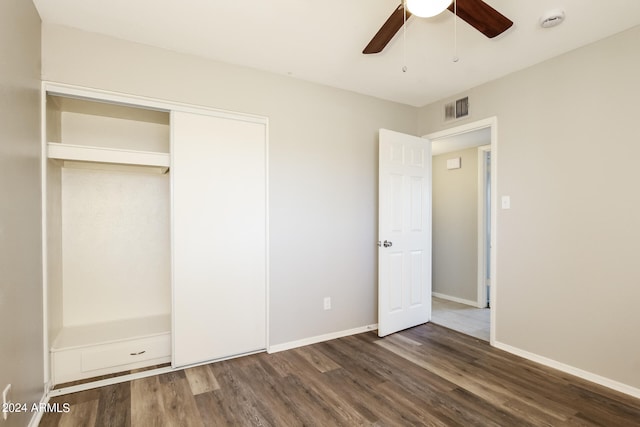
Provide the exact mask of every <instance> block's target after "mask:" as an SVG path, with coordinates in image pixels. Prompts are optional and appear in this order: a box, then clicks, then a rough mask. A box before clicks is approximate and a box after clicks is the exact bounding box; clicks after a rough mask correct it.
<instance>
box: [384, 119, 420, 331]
mask: <svg viewBox="0 0 640 427" xmlns="http://www.w3.org/2000/svg"><path fill="white" fill-rule="evenodd" d="M379 180H380V182H379V191H380V193H379V230H378V233H379V235H378V238H379V239H380V241H381V242H382V244H381V245H379V246H380V249H379V252H378V268H379V271H378V276H379V279H378V335H380V336H385V335H388V334H390V333H393V332H396V331H399V330H402V329H406V328H410V327H412V326H416V325H419V324H421V323H425V322H427V321H428V320H429V319H430V317H431V205H430V203H431V147H430V144H429V141H428V140H425V139H422V138H417V137H414V136H410V135H405V134H401V133H397V132H393V131H389V130H386V129H381V130H380V170H379Z"/></svg>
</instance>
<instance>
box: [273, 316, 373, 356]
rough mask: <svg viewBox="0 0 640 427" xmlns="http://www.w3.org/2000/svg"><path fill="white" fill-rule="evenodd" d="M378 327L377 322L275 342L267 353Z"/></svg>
mask: <svg viewBox="0 0 640 427" xmlns="http://www.w3.org/2000/svg"><path fill="white" fill-rule="evenodd" d="M377 329H378V324H377V323H376V324H373V325H367V326H361V327H358V328H353V329H347V330H345V331H338V332H331V333H329V334H324V335H317V336H315V337H309V338H304V339H301V340H297V341H289V342H286V343H282V344H275V345H271V346H269V348H268V349H267V353H277V352H279V351H285V350H291V349H293V348H297V347H304V346H305V345H311V344H316V343H319V342H323V341H329V340H333V339H336V338H342V337H346V336H349V335H355V334H361V333H363V332H370V331H375V330H377Z"/></svg>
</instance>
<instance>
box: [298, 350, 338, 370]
mask: <svg viewBox="0 0 640 427" xmlns="http://www.w3.org/2000/svg"><path fill="white" fill-rule="evenodd" d="M293 351H295V352H297V353H298V354H300V355H301V356H302V357H304V358H305V359H306V360H308V361H309V363H311V364H312V365H313V366H315V367H316V369H317V370H318V371H320V372H328V371H332V370H334V369H338V368H340V365H338V364H337V363H336V362H334V361H333V359H331V358H330V357H328V356H327V355H325V354H324V353H322V352H320V351H318V350H317V349H316V348H315V347H313V346H305V347H300V348H296V349H294V350H293Z"/></svg>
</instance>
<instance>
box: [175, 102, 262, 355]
mask: <svg viewBox="0 0 640 427" xmlns="http://www.w3.org/2000/svg"><path fill="white" fill-rule="evenodd" d="M171 129H172V147H171V154H172V163H171V180H172V206H173V230H172V240H173V255H172V257H173V365H174V366H176V367H178V366H185V365H189V364H193V363H198V362H203V361H207V360H213V359H218V358H223V357H229V356H233V355H237V354H242V353H247V352H252V351H256V350H261V349H264V348H266V125H265V124H264V123H255V122H248V121H243V120H235V119H230V118H222V117H215V116H207V115H199V114H191V113H182V112H173V113H172V116H171Z"/></svg>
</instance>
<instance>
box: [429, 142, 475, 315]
mask: <svg viewBox="0 0 640 427" xmlns="http://www.w3.org/2000/svg"><path fill="white" fill-rule="evenodd" d="M457 157H460V158H461V162H462V163H461V164H462V167H461V168H460V169H451V170H448V169H447V159H453V158H457ZM432 164H433V173H432V176H433V182H432V185H433V190H432V191H433V192H432V194H433V196H432V201H433V206H432V215H433V225H432V227H433V242H432V248H433V249H432V250H433V273H432V277H433V282H432V283H433V292H436V293H438V294H443V295H447V296H450V297H454V298H458V299H463V300H467V301H471V302H474V303H475V302H476V300H477V299H478V148H476V147H474V148H467V149H466V150H460V151H454V152H450V153H446V154H441V155H439V156H434V157H433V163H432Z"/></svg>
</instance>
